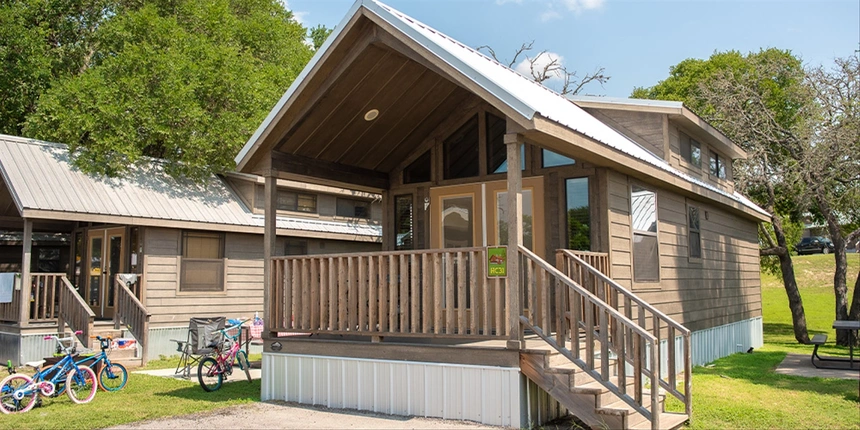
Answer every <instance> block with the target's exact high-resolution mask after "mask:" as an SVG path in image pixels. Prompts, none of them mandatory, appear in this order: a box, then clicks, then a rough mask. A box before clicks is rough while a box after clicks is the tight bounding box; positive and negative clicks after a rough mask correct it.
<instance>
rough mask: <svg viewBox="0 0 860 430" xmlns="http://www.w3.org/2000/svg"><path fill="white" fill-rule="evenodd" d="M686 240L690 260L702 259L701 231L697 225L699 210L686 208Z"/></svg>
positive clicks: (694, 207)
mask: <svg viewBox="0 0 860 430" xmlns="http://www.w3.org/2000/svg"><path fill="white" fill-rule="evenodd" d="M687 240H688V241H689V244H688V248H687V249H689V250H690V258H702V230H701V227H700V225H699V208H698V207H696V206H687Z"/></svg>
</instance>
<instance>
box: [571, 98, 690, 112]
mask: <svg viewBox="0 0 860 430" xmlns="http://www.w3.org/2000/svg"><path fill="white" fill-rule="evenodd" d="M567 99H568V100H570V101H572V102H574V103H576V102H595V103H606V104H615V105H622V106H642V107H660V108H668V109H683V108H684V103H682V102H678V101H670V100H651V99H628V98H623V97H599V96H580V95H568V96H567Z"/></svg>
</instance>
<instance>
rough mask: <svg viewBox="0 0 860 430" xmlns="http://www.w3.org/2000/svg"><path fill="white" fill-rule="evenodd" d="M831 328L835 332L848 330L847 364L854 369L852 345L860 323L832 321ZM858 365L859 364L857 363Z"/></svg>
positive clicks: (859, 328) (855, 339) (859, 363)
mask: <svg viewBox="0 0 860 430" xmlns="http://www.w3.org/2000/svg"><path fill="white" fill-rule="evenodd" d="M833 328H835V329H836V330H850V331H849V333H851V336H850V338H849V339H848V340H849V343H848V363H849V365H850V367H851V368H852V369H853V368H854V343H855V342H856V341H857V331H858V330H860V321H840V320H836V321H833ZM857 364H858V365H860V362H858V363H857Z"/></svg>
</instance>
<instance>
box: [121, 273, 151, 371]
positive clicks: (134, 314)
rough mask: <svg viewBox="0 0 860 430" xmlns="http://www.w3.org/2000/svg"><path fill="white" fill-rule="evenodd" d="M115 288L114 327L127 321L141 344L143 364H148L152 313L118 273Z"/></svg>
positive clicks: (130, 329)
mask: <svg viewBox="0 0 860 430" xmlns="http://www.w3.org/2000/svg"><path fill="white" fill-rule="evenodd" d="M114 288H116V292H115V294H114V297H115V298H116V302H115V304H116V307H115V308H114V316H113V322H114V328H116V329H119V328H120V325H121V324H122V323H125V325H126V327H128V329H129V331H131V334H132V335H133V336H134V338H135V339H136V340H137V342H138V344H140V350H141V357H140V358H141V364H146V361H147V352H146V351H147V348H148V347H149V320H150V318H151V317H152V314H150V313H149V312H147V310H146V306H144V305H143V303H141V301H140V300H138V298H137V297H136V296H135V295H134V293H133V292H132V291H131V289H130V288H128V284H126V283H125V281H123V280H122V279H121V277H120V275H118V274H117V275H116V278H115V283H114Z"/></svg>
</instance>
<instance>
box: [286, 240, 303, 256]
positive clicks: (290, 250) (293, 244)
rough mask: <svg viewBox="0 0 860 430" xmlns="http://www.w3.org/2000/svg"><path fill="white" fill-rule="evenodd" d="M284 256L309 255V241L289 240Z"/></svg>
mask: <svg viewBox="0 0 860 430" xmlns="http://www.w3.org/2000/svg"><path fill="white" fill-rule="evenodd" d="M284 255H308V241H306V240H297V239H287V243H286V244H285V245H284Z"/></svg>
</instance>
